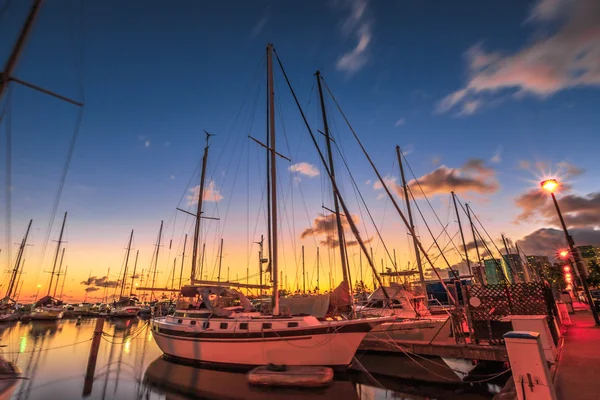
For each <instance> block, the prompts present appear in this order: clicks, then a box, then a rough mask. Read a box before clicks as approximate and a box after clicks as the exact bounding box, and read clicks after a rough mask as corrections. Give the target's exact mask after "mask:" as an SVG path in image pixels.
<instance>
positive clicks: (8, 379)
mask: <svg viewBox="0 0 600 400" xmlns="http://www.w3.org/2000/svg"><path fill="white" fill-rule="evenodd" d="M20 376H21V371H20V370H19V368H18V367H17V366H16V365H14V364H13V363H11V362H9V361H6V360H5V359H4V358H2V357H0V400H5V399H7V400H8V399H10V398H11V396H12V394H13V392H14V391H15V388H16V387H17V382H18V381H19V378H20Z"/></svg>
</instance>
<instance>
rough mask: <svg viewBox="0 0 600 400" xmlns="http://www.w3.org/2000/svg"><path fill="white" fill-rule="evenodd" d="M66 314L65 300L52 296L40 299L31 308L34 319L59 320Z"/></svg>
mask: <svg viewBox="0 0 600 400" xmlns="http://www.w3.org/2000/svg"><path fill="white" fill-rule="evenodd" d="M64 314H65V307H64V305H63V302H62V301H60V300H57V299H55V298H54V297H51V296H45V297H42V298H41V299H39V300H38V301H37V302H36V303H35V304H34V306H33V309H32V310H31V314H30V316H31V319H32V320H57V319H61V318H62V317H63V316H64Z"/></svg>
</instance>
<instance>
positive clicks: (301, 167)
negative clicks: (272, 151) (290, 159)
mask: <svg viewBox="0 0 600 400" xmlns="http://www.w3.org/2000/svg"><path fill="white" fill-rule="evenodd" d="M288 169H289V170H290V171H292V172H297V173H299V174H302V175H304V176H308V177H309V178H314V177H315V176H319V169H318V168H317V167H316V166H314V165H312V164H309V163H307V162H300V163H297V164H292V165H290V167H289V168H288Z"/></svg>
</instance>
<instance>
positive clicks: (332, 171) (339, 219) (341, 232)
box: [315, 71, 349, 282]
mask: <svg viewBox="0 0 600 400" xmlns="http://www.w3.org/2000/svg"><path fill="white" fill-rule="evenodd" d="M315 75H316V76H317V86H318V89H319V99H320V100H321V116H322V118H323V129H324V131H325V141H326V145H327V158H328V161H329V171H330V177H331V180H332V181H335V169H334V165H333V153H332V151H331V140H332V139H331V135H330V133H329V125H328V124H327V112H326V111H325V100H324V99H323V89H322V88H321V72H319V71H317V72H316V73H315ZM333 209H334V211H335V222H336V228H337V235H338V244H339V247H340V260H341V263H342V276H343V279H344V280H345V281H347V282H349V281H348V265H347V263H346V246H345V243H344V228H343V226H342V216H341V215H340V203H339V200H338V197H337V192H336V190H335V189H334V190H333Z"/></svg>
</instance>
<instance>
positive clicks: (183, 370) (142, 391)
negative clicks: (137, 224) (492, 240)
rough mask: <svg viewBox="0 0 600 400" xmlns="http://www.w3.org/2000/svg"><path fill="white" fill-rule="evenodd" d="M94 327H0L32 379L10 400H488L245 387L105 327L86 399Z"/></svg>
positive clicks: (410, 389)
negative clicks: (166, 356)
mask: <svg viewBox="0 0 600 400" xmlns="http://www.w3.org/2000/svg"><path fill="white" fill-rule="evenodd" d="M95 323H96V320H95V319H83V320H82V321H81V323H80V325H77V321H76V320H62V321H56V322H54V321H48V322H42V321H32V322H30V323H27V324H21V323H20V322H17V323H12V324H5V325H0V332H1V333H0V344H2V345H3V346H5V347H3V348H2V349H0V350H1V351H2V354H3V355H4V357H5V358H6V359H9V360H11V361H13V362H15V363H16V364H17V365H18V366H19V368H20V369H21V370H22V372H23V375H24V376H25V377H27V378H29V379H27V380H23V381H21V382H20V383H19V384H18V385H17V386H16V388H15V390H14V392H13V396H12V398H13V399H23V400H24V399H42V398H43V399H80V398H86V399H188V398H206V399H319V398H322V399H325V398H337V399H340V400H341V399H344V400H346V399H348V400H351V399H361V400H362V399H365V400H366V399H405V400H409V399H414V400H421V399H456V398H460V399H465V400H471V399H472V400H478V399H489V398H491V395H489V394H485V393H479V394H476V393H471V394H465V393H462V394H458V392H457V391H456V388H455V387H438V386H435V387H434V386H433V385H428V384H423V385H419V386H417V385H415V384H414V383H413V384H407V383H404V382H401V381H400V380H398V379H389V378H380V377H378V378H377V379H378V381H379V383H381V384H383V386H385V387H387V388H386V389H383V388H380V387H378V385H377V383H375V382H374V381H373V380H372V379H371V378H369V377H367V376H364V375H360V374H354V373H350V374H348V376H346V377H344V378H340V379H336V380H335V381H334V382H333V384H332V385H331V386H329V387H328V388H325V389H317V390H312V389H311V390H279V389H278V390H265V389H258V388H254V387H250V386H249V385H248V384H247V382H246V376H245V374H244V373H239V372H231V371H219V370H210V369H201V368H193V367H190V366H186V365H180V364H175V363H173V362H170V361H166V360H164V359H162V358H161V352H160V350H159V349H158V347H157V346H156V344H155V343H154V340H153V339H152V332H151V331H150V329H148V324H147V323H146V322H145V321H141V320H116V321H107V322H106V323H105V325H104V332H105V335H103V340H102V341H101V345H100V351H99V353H98V361H97V364H96V373H95V376H94V379H93V381H92V382H88V383H87V384H88V386H89V385H90V383H91V384H92V387H91V393H90V394H89V395H87V396H84V395H83V391H84V385H85V384H86V382H85V371H86V366H87V361H88V355H89V350H90V346H91V338H92V334H93V331H94V326H95Z"/></svg>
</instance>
